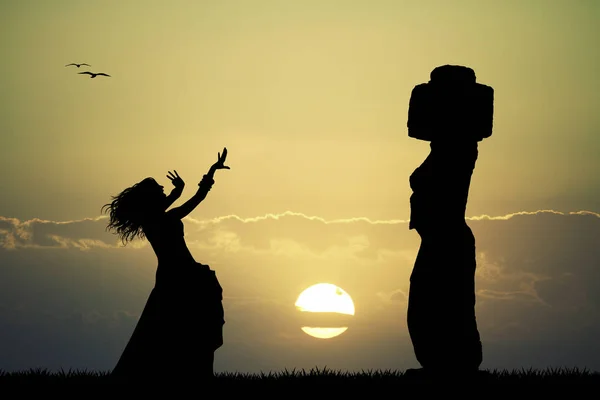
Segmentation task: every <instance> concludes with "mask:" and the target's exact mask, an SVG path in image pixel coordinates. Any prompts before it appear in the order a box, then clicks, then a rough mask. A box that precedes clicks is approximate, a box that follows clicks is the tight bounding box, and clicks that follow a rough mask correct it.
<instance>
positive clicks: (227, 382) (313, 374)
mask: <svg viewBox="0 0 600 400" xmlns="http://www.w3.org/2000/svg"><path fill="white" fill-rule="evenodd" d="M485 371H486V372H487V373H486V374H484V377H482V378H481V379H479V380H478V382H479V384H482V383H485V384H492V385H497V384H542V385H544V386H545V385H548V384H600V372H594V371H589V370H587V369H583V370H581V369H578V368H573V369H566V368H556V369H554V368H550V369H545V370H536V369H531V368H530V369H520V370H512V371H508V370H485ZM109 377H110V375H109V372H108V371H106V372H102V371H100V372H95V371H85V370H83V371H81V370H75V371H73V370H69V371H64V370H61V371H58V372H53V371H49V370H46V369H30V370H25V371H14V372H6V371H2V370H0V383H2V384H6V383H17V384H42V383H69V384H107V383H109V382H110V381H109ZM215 377H216V379H215V384H217V385H218V386H222V387H223V388H227V389H232V388H236V387H238V388H239V387H245V388H251V387H256V388H258V387H260V388H265V389H268V388H270V387H281V386H282V385H283V386H286V387H298V388H304V389H310V388H316V387H319V388H323V387H328V386H332V387H336V388H338V389H340V388H341V389H352V388H353V387H356V386H361V387H372V388H373V389H375V388H377V389H378V390H379V389H381V388H383V387H385V386H388V385H394V386H396V385H410V384H427V383H432V382H433V381H431V380H426V379H424V378H416V377H414V376H409V375H406V374H405V372H404V371H393V370H383V371H381V370H368V371H361V372H342V371H334V370H329V369H327V368H322V369H319V368H313V369H311V370H309V371H306V370H304V369H301V370H291V371H288V370H284V371H280V372H268V373H257V374H253V373H239V372H221V373H216V374H215ZM442 379H443V377H442Z"/></svg>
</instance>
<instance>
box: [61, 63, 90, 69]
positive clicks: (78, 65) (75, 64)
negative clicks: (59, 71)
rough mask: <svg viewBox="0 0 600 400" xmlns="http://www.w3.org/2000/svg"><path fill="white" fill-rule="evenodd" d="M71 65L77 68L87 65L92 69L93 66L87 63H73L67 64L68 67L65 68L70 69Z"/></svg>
mask: <svg viewBox="0 0 600 400" xmlns="http://www.w3.org/2000/svg"><path fill="white" fill-rule="evenodd" d="M69 65H74V66H76V67H77V68H79V67H81V66H82V65H87V66H88V67H91V65H90V64H86V63H81V64H77V63H71V64H67V65H65V67H68V66H69Z"/></svg>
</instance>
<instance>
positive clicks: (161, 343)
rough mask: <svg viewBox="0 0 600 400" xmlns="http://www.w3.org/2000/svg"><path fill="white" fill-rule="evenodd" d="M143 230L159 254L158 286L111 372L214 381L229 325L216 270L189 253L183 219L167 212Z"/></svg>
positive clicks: (123, 377)
mask: <svg viewBox="0 0 600 400" xmlns="http://www.w3.org/2000/svg"><path fill="white" fill-rule="evenodd" d="M145 234H146V238H147V239H148V241H149V242H150V244H151V245H152V247H153V249H154V251H155V253H156V255H157V258H158V267H157V270H156V281H155V286H154V288H153V289H152V291H151V293H150V296H149V298H148V301H147V302H146V305H145V307H144V310H143V312H142V314H141V316H140V318H139V320H138V323H137V325H136V327H135V329H134V331H133V334H132V336H131V338H130V339H129V342H128V343H127V345H126V347H125V349H124V351H123V353H122V355H121V357H120V359H119V361H118V363H117V364H116V366H115V368H114V369H113V371H112V374H111V375H112V377H113V378H116V379H118V380H132V379H133V380H139V379H143V380H149V379H151V380H154V381H155V382H157V381H161V380H162V381H164V380H169V381H172V380H185V381H191V380H193V381H197V380H199V379H210V378H212V377H213V376H214V374H213V361H214V352H215V350H217V349H218V348H219V347H221V346H222V344H223V325H224V323H225V319H224V310H223V305H222V300H223V289H222V288H221V285H220V284H219V281H218V279H217V276H216V273H215V271H213V270H212V269H210V268H209V266H208V265H203V264H200V263H198V262H196V261H195V260H194V259H193V257H192V256H191V254H190V252H189V250H188V249H187V246H186V244H185V241H184V237H183V236H184V231H183V222H182V221H181V220H179V219H176V218H170V217H169V216H168V214H166V213H165V214H164V216H163V217H162V219H161V220H159V221H158V222H157V223H155V224H153V225H152V226H148V227H146V229H145Z"/></svg>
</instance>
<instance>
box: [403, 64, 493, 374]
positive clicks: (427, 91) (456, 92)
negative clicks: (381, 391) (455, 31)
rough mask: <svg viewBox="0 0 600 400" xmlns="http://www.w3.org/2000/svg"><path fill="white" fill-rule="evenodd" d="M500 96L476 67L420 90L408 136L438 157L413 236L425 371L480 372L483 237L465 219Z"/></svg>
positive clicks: (419, 181) (412, 307) (416, 313)
mask: <svg viewBox="0 0 600 400" xmlns="http://www.w3.org/2000/svg"><path fill="white" fill-rule="evenodd" d="M493 112H494V90H493V89H492V88H491V87H489V86H486V85H482V84H480V83H477V82H476V78H475V72H474V71H473V70H472V69H471V68H468V67H463V66H458V65H444V66H440V67H437V68H435V69H434V70H433V71H432V72H431V76H430V81H429V82H428V83H423V84H419V85H417V86H415V88H414V89H413V91H412V94H411V98H410V103H409V109H408V124H407V125H408V135H409V136H410V137H413V138H416V139H420V140H424V141H429V142H430V147H431V152H430V153H429V155H428V156H427V158H426V159H425V161H424V162H423V163H422V164H421V165H420V166H419V167H417V169H416V170H415V171H414V172H413V173H412V175H411V176H410V186H411V189H412V190H413V194H412V195H411V197H410V206H411V215H410V224H409V229H414V230H416V231H417V233H418V234H419V236H420V237H421V246H420V248H419V252H418V254H417V259H416V261H415V265H414V268H413V271H412V274H411V277H410V292H409V300H408V312H407V323H408V330H409V333H410V337H411V340H412V343H413V347H414V351H415V356H416V358H417V360H418V361H419V363H420V364H421V366H422V367H423V371H430V372H433V373H437V372H439V373H441V374H442V375H444V374H448V373H449V372H457V373H470V372H477V370H478V369H479V366H480V365H481V362H482V359H483V356H482V346H481V340H480V336H479V331H478V329H477V322H476V318H475V268H476V256H475V238H474V236H473V233H472V232H471V229H470V228H469V226H468V225H467V223H466V220H465V211H466V206H467V197H468V193H469V186H470V183H471V175H472V173H473V170H474V168H475V162H476V160H477V156H478V148H477V147H478V142H480V141H481V140H483V139H485V138H488V137H490V136H491V134H492V126H493Z"/></svg>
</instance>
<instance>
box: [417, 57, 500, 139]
mask: <svg viewBox="0 0 600 400" xmlns="http://www.w3.org/2000/svg"><path fill="white" fill-rule="evenodd" d="M429 79H430V80H429V82H427V83H421V84H419V85H416V86H415V87H414V88H413V90H412V93H411V96H410V102H409V106H408V123H407V126H408V136H410V137H412V138H415V139H420V140H426V141H434V140H436V141H438V140H439V141H441V140H444V141H464V140H467V141H472V140H475V141H481V140H483V139H485V138H487V137H490V136H491V135H492V128H493V120H494V89H493V88H492V87H490V86H487V85H483V84H481V83H477V82H476V76H475V71H473V69H471V68H469V67H464V66H461V65H442V66H440V67H437V68H435V69H434V70H433V71H431V74H430V77H429Z"/></svg>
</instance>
